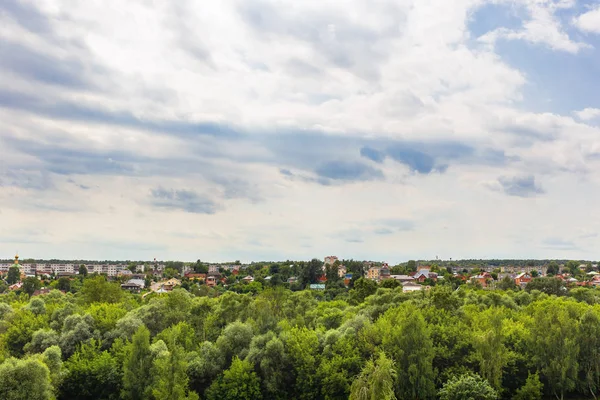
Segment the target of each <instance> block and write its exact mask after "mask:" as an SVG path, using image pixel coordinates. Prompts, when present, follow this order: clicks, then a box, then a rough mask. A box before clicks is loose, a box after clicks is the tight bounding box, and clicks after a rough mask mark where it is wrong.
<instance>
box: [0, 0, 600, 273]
mask: <svg viewBox="0 0 600 400" xmlns="http://www.w3.org/2000/svg"><path fill="white" fill-rule="evenodd" d="M0 149H1V150H2V151H1V156H0V258H8V257H12V255H13V254H14V252H15V251H16V250H18V251H19V253H20V254H21V255H22V257H24V258H28V257H34V258H50V257H58V258H86V259H115V258H118V259H152V258H154V257H157V258H158V259H165V260H166V259H182V260H195V259H198V258H200V259H202V260H214V261H220V260H223V261H225V260H234V259H240V260H244V261H249V260H274V259H287V258H290V259H310V258H312V257H319V258H322V257H323V256H325V255H329V254H335V255H338V256H339V257H343V258H358V259H374V260H382V261H389V262H392V263H395V262H399V261H404V260H407V259H409V258H427V259H431V258H435V256H439V257H440V258H443V259H448V258H454V259H457V258H496V257H497V258H504V257H506V258H520V257H523V258H530V257H531V258H554V257H556V258H577V259H579V258H582V259H598V258H599V256H598V253H597V252H596V250H597V249H598V247H599V246H598V245H600V236H598V233H599V230H600V207H598V206H597V203H598V201H599V199H600V5H599V4H598V1H597V0H583V1H582V0H579V1H575V0H453V1H448V0H348V1H345V2H340V1H337V0H331V1H330V0H318V1H317V0H315V1H313V0H303V1H286V0H219V1H192V0H182V1H169V0H136V1H133V0H132V1H126V2H125V1H117V0H111V1H108V0H102V1H100V0H87V1H76V0H35V1H34V0H31V1H26V0H3V1H2V2H0Z"/></svg>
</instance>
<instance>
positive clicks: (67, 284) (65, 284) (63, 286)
mask: <svg viewBox="0 0 600 400" xmlns="http://www.w3.org/2000/svg"><path fill="white" fill-rule="evenodd" d="M56 288H57V289H58V290H62V291H63V292H68V291H69V290H71V280H70V279H69V278H67V277H66V276H63V277H62V278H60V279H59V280H58V283H57V285H56Z"/></svg>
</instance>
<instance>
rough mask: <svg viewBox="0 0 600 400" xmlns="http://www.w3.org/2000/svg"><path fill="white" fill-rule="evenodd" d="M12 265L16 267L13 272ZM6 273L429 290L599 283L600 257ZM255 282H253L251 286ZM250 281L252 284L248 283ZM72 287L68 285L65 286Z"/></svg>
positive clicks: (120, 266) (128, 285) (163, 286)
mask: <svg viewBox="0 0 600 400" xmlns="http://www.w3.org/2000/svg"><path fill="white" fill-rule="evenodd" d="M11 270H12V271H13V273H12V274H11ZM0 275H2V277H3V278H4V282H6V287H5V288H3V291H6V290H9V291H11V290H13V291H14V290H20V289H21V288H22V285H23V283H24V282H25V280H26V279H27V278H34V279H35V280H36V281H39V282H40V284H37V286H39V288H38V287H36V291H35V293H36V294H39V293H47V292H48V291H49V290H51V289H52V288H55V287H56V286H57V284H56V282H55V283H52V282H53V281H58V280H60V279H61V278H64V279H63V280H62V281H63V282H66V281H65V279H68V280H72V279H75V278H77V277H78V276H82V275H85V276H87V275H103V276H105V277H107V279H109V280H113V281H118V282H119V283H120V285H121V288H122V289H123V290H127V291H130V292H133V293H141V292H146V294H148V293H150V292H155V293H164V292H169V291H171V290H173V288H175V287H177V286H183V287H184V288H186V289H189V288H190V285H192V286H196V287H198V286H200V285H205V286H207V287H217V286H219V287H222V288H230V289H232V290H236V291H242V292H246V291H256V290H257V289H260V288H262V287H265V286H275V285H287V286H288V287H289V288H291V289H292V290H302V289H312V290H325V289H328V288H332V287H335V288H338V289H340V288H341V289H343V288H348V287H351V286H352V284H353V282H354V281H356V280H357V279H359V278H365V279H367V280H369V281H372V282H376V283H380V284H383V283H384V282H389V283H388V284H387V285H388V286H390V285H391V286H394V285H395V284H397V285H399V286H400V285H401V286H402V288H403V291H404V292H412V291H418V290H426V289H428V288H429V287H431V286H434V285H436V284H437V283H439V282H440V281H444V280H446V281H450V283H453V284H454V286H459V285H461V284H471V285H478V286H480V287H481V288H484V289H485V288H496V287H498V285H503V286H506V285H513V284H514V286H516V287H521V288H524V287H525V286H526V285H527V284H528V283H529V282H531V280H532V279H534V278H536V277H545V276H553V277H556V278H557V279H558V280H561V281H562V282H564V284H565V286H567V285H570V286H594V287H595V286H598V285H600V273H599V272H598V263H596V262H592V261H575V260H455V261H452V260H429V261H424V260H420V261H415V260H410V261H407V262H405V263H401V264H398V265H395V266H390V265H388V263H386V262H376V261H356V260H341V259H339V258H338V257H337V256H326V257H324V258H323V259H322V260H318V259H313V260H311V261H308V262H307V261H298V262H295V261H289V260H288V261H285V262H253V263H250V264H242V263H241V262H239V261H235V262H231V263H205V262H202V261H200V260H198V261H196V262H181V261H157V260H156V259H154V260H152V261H139V262H131V261H105V262H89V261H88V262H83V261H64V260H50V261H47V260H33V259H25V260H23V261H20V260H19V255H16V256H15V257H14V259H13V260H0ZM250 284H252V285H250ZM248 285H250V286H248ZM62 286H63V287H64V286H65V285H64V284H63V285H62Z"/></svg>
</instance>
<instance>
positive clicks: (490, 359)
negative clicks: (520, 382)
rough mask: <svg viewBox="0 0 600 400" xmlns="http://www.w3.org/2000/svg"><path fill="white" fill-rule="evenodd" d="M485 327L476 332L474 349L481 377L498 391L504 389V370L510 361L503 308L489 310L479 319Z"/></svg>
mask: <svg viewBox="0 0 600 400" xmlns="http://www.w3.org/2000/svg"><path fill="white" fill-rule="evenodd" d="M478 319H479V320H480V321H481V322H482V324H483V326H482V327H480V329H478V330H477V331H476V332H475V340H474V343H473V344H474V347H475V351H476V357H477V359H478V360H479V369H480V371H481V375H482V377H483V378H484V379H486V380H487V381H488V382H489V383H490V384H491V385H492V386H493V387H494V388H495V389H496V390H500V389H501V388H502V370H503V368H504V367H505V366H506V364H507V363H508V360H509V354H508V349H507V348H506V346H504V335H503V332H502V325H503V318H502V308H497V307H493V308H489V309H488V310H486V311H485V312H484V313H482V314H481V315H480V316H479V318H478Z"/></svg>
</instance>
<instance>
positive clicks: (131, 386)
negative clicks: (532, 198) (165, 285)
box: [0, 263, 600, 400]
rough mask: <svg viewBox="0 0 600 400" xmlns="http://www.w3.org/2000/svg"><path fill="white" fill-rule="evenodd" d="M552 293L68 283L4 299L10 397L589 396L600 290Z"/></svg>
mask: <svg viewBox="0 0 600 400" xmlns="http://www.w3.org/2000/svg"><path fill="white" fill-rule="evenodd" d="M307 265H308V271H307V272H305V275H306V276H307V278H306V279H310V276H311V275H312V274H314V271H313V270H312V266H311V265H310V263H309V264H307ZM550 283H551V284H549V285H548V284H547V282H546V281H544V280H541V281H536V283H534V284H533V285H532V287H531V288H529V290H520V289H517V288H514V287H512V289H510V290H481V289H479V290H478V289H476V288H474V287H471V288H469V287H468V286H464V285H463V286H460V288H459V289H458V290H456V289H454V288H453V287H452V286H451V285H450V284H448V286H446V285H443V284H438V285H437V286H435V287H433V288H431V289H430V290H428V291H425V290H424V291H418V292H416V293H403V292H402V287H401V286H400V287H398V286H396V285H391V284H389V283H385V282H384V283H381V284H379V285H378V284H376V283H374V282H372V281H368V280H365V279H364V278H361V279H358V280H357V281H356V282H354V284H353V288H352V289H349V290H347V289H343V288H342V287H337V286H330V287H329V288H328V289H327V290H325V291H309V290H299V291H291V290H289V289H286V288H284V287H283V286H281V285H279V286H276V287H268V288H266V289H265V288H263V287H262V285H260V284H258V283H257V282H254V283H249V284H247V285H248V286H250V285H254V286H253V287H254V288H255V289H254V290H252V291H247V292H244V291H241V290H240V292H241V293H236V292H233V291H223V289H222V288H217V289H213V288H207V287H206V286H203V287H202V288H200V287H199V286H197V285H193V287H189V290H185V289H175V290H173V291H172V292H170V293H166V294H160V295H159V294H156V293H152V294H148V295H145V296H142V295H138V294H130V293H126V292H124V291H122V290H121V289H120V288H119V286H118V284H117V283H112V282H109V281H107V280H106V279H105V278H104V277H99V276H89V277H85V278H84V277H80V278H77V279H75V280H73V281H71V282H69V284H67V282H66V281H64V280H63V281H62V282H61V285H62V286H63V287H65V288H67V287H71V288H72V287H78V288H79V289H78V290H77V292H76V293H72V292H68V293H67V294H63V293H61V292H59V291H58V290H54V291H51V292H50V293H48V294H43V295H39V296H33V297H30V296H29V294H28V292H25V291H23V292H22V293H20V294H18V293H15V292H10V293H6V294H3V295H1V296H0V361H1V364H0V398H2V399H21V398H30V399H52V398H58V399H131V400H134V399H161V400H162V399H198V398H201V399H348V398H351V399H434V398H442V399H460V398H473V399H496V398H498V399H512V398H515V399H538V398H541V397H542V396H550V397H556V398H559V399H560V398H568V397H569V396H572V397H575V396H578V397H579V398H581V397H582V396H583V397H585V398H592V397H594V396H596V395H597V394H598V392H600V291H598V290H596V289H593V288H576V289H571V290H570V291H567V290H566V289H563V288H562V287H554V286H552V285H553V284H554V283H553V282H550ZM32 285H33V286H35V284H34V283H33V282H32ZM24 396H25V397H24ZM465 396H467V397H465Z"/></svg>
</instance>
